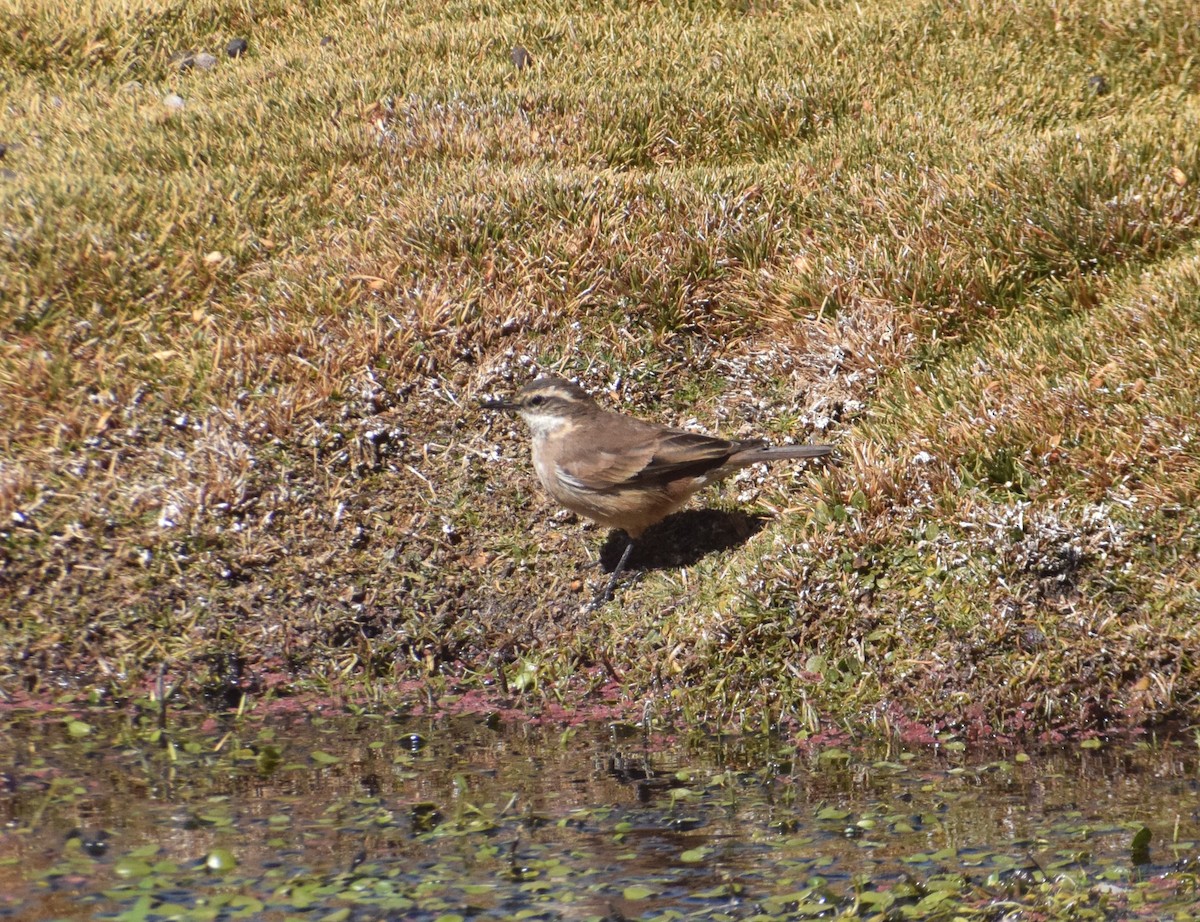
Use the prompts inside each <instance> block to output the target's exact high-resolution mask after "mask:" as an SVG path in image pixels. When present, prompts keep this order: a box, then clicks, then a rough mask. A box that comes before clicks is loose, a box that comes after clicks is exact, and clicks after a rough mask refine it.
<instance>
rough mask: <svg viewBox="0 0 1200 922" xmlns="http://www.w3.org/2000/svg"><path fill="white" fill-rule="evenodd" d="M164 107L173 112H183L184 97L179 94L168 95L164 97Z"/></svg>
mask: <svg viewBox="0 0 1200 922" xmlns="http://www.w3.org/2000/svg"><path fill="white" fill-rule="evenodd" d="M163 105H164V106H166V107H167V108H168V109H170V110H171V111H172V112H182V111H183V107H184V101H183V97H182V96H180V95H179V94H178V93H168V94H167V95H166V96H164V97H163Z"/></svg>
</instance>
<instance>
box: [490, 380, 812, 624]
mask: <svg viewBox="0 0 1200 922" xmlns="http://www.w3.org/2000/svg"><path fill="white" fill-rule="evenodd" d="M483 406H484V407H485V408H487V409H491V410H509V411H514V412H516V413H519V414H520V415H521V418H522V419H524V420H525V422H526V423H527V424H528V426H529V429H530V432H531V434H532V435H533V466H534V469H535V470H536V471H537V475H538V480H540V481H541V482H542V486H543V487H544V488H545V489H546V492H547V493H549V494H550V495H551V496H552V497H553V498H554V499H556V500H558V502H560V503H561V504H562V505H564V506H566V507H567V508H568V509H570V510H571V511H572V512H576V513H578V514H579V515H582V516H586V517H587V518H589V519H591V520H592V521H594V522H599V523H600V524H601V525H606V526H608V527H610V528H618V529H620V530H621V531H623V532H625V534H626V535H628V537H629V543H628V544H627V545H626V547H625V552H624V553H623V554H622V555H621V560H620V562H619V563H618V564H617V566H616V569H614V570H613V573H612V577H611V578H610V579H609V581H608V585H607V586H606V587H605V589H604V591H603V592H601V593H600V594H599V595H598V596H597V597H596V599H595V601H594V603H593V604H599V603H600V602H603V601H605V600H607V599H608V598H610V597H611V596H612V591H613V589H614V588H615V587H616V584H617V579H618V578H619V577H620V575H621V572H622V571H623V570H624V569H625V564H626V563H627V562H628V561H629V555H630V553H631V552H632V550H633V545H634V542H635V541H637V539H638V538H640V537H641V535H642V533H643V532H644V531H645V530H646V529H647V528H649V527H650V526H651V525H654V524H655V523H656V522H660V521H662V520H663V519H665V518H666V517H667V516H668V515H670V514H671V513H672V512H675V511H676V510H678V509H679V508H680V507H681V506H683V504H684V503H686V502H687V501H688V500H689V499H690V498H691V496H692V494H693V493H696V492H697V491H699V490H702V489H704V487H706V486H708V485H709V484H711V483H716V482H717V481H719V480H723V479H724V478H726V477H728V476H729V475H730V474H733V473H735V472H737V471H739V470H741V469H742V468H744V467H749V466H750V465H751V464H760V463H764V462H771V461H783V460H786V459H790V458H821V457H824V456H825V455H828V454H829V453H830V452H831V451H832V450H833V449H832V447H831V446H829V445H781V446H778V447H774V448H771V447H768V446H767V443H766V442H765V441H764V440H763V439H750V440H746V441H729V440H727V439H721V438H716V437H714V436H711V435H702V434H700V433H697V432H685V431H683V430H682V429H670V428H668V427H666V426H660V425H658V424H656V423H650V422H646V421H644V420H640V419H635V418H634V417H632V416H624V415H622V414H620V413H613V412H611V411H609V410H605V409H602V408H601V407H600V406H598V405H597V404H596V402H595V401H594V400H593V399H592V398H591V397H590V396H589V395H588V393H587V392H586V391H585V390H584V389H583V388H581V387H580V386H579V385H578V384H573V383H572V382H570V381H567V380H565V379H563V378H554V377H547V378H538V379H537V380H536V381H533V382H531V383H530V384H527V385H525V387H523V388H521V390H520V391H518V392H517V393H516V394H515V395H514V396H513V397H511V398H509V399H507V400H488V401H484V402H483Z"/></svg>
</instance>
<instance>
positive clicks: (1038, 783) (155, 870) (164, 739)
mask: <svg viewBox="0 0 1200 922" xmlns="http://www.w3.org/2000/svg"><path fill="white" fill-rule="evenodd" d="M4 737H5V740H4V743H5V744H4V746H3V747H2V751H0V771H2V773H3V778H2V782H3V787H2V792H0V817H2V818H3V822H4V825H5V830H6V831H5V835H4V836H3V839H2V840H0V894H4V895H5V896H4V897H3V900H5V901H6V902H0V915H3V914H5V913H7V914H8V915H10V916H16V917H22V918H39V919H41V918H52V917H54V918H63V919H90V918H96V917H105V916H110V917H111V916H117V915H119V914H124V915H123V917H126V918H154V917H161V918H214V917H227V918H264V919H271V918H280V919H283V918H291V917H294V916H295V915H296V914H297V913H303V914H305V915H306V917H314V918H320V917H322V916H324V915H325V914H327V913H329V912H334V913H336V914H339V915H341V916H343V917H346V918H414V919H421V918H429V919H439V918H444V919H446V920H447V922H452V919H453V918H454V917H455V916H463V917H466V916H476V917H484V918H507V917H510V916H512V915H514V914H520V915H522V917H528V918H587V917H597V918H600V917H607V918H609V919H616V918H621V917H626V918H647V919H649V918H664V919H665V918H678V917H679V915H680V914H682V915H685V916H689V917H701V918H708V917H712V918H749V917H751V916H766V917H770V916H773V915H777V916H781V917H782V916H790V917H797V916H799V917H804V916H810V917H815V916H819V915H830V914H837V913H851V912H853V913H856V914H859V915H863V914H866V915H870V914H872V913H875V912H879V913H883V914H894V913H896V912H897V911H899V910H900V909H903V910H904V914H905V915H906V916H907V917H920V916H922V915H937V914H938V913H939V912H941V913H945V912H950V913H951V914H959V915H963V914H966V915H968V916H970V915H971V914H974V913H976V912H978V913H985V914H986V913H992V914H995V913H996V912H997V911H998V910H997V907H999V906H1008V905H1009V904H1014V905H1018V906H1023V907H1025V908H1027V909H1030V910H1031V911H1038V912H1043V913H1048V914H1051V915H1053V914H1054V911H1055V905H1056V901H1060V900H1062V901H1065V900H1067V899H1068V898H1069V899H1070V900H1071V901H1073V902H1072V905H1078V904H1079V901H1080V900H1081V899H1082V900H1084V902H1090V903H1092V904H1094V905H1095V906H1097V907H1099V909H1100V910H1101V911H1102V913H1107V910H1109V909H1112V908H1113V907H1118V908H1119V907H1123V906H1127V904H1129V903H1130V901H1135V902H1137V904H1138V905H1139V906H1143V907H1144V906H1145V905H1146V904H1147V903H1146V901H1147V900H1150V901H1151V902H1150V905H1152V906H1153V907H1154V908H1155V910H1156V911H1159V910H1161V911H1162V912H1166V911H1167V910H1168V909H1172V908H1182V907H1186V906H1188V905H1190V901H1191V896H1190V893H1191V890H1190V882H1191V880H1192V877H1191V875H1192V873H1193V870H1194V868H1193V866H1192V864H1191V863H1190V862H1191V861H1192V859H1193V856H1194V850H1195V846H1194V841H1195V839H1196V836H1197V825H1198V817H1197V810H1198V809H1200V808H1198V805H1197V782H1196V764H1195V758H1194V755H1193V747H1191V746H1190V745H1182V744H1181V745H1165V746H1161V747H1158V748H1153V749H1152V748H1151V747H1140V748H1139V747H1133V748H1130V749H1128V750H1126V751H1121V752H1119V753H1117V752H1113V751H1106V750H1100V751H1089V750H1084V749H1077V748H1072V749H1070V750H1064V751H1059V752H1057V753H1050V754H1039V755H1037V756H1036V757H1035V758H1032V759H1029V760H1028V761H1022V760H1019V759H1018V758H1017V757H1016V754H1014V753H987V754H967V753H962V752H959V753H944V752H943V753H934V752H930V751H926V750H919V751H913V752H908V751H904V749H903V748H902V747H896V746H891V747H888V746H882V745H881V746H874V747H866V749H865V750H864V749H855V750H854V751H850V750H849V749H837V748H825V749H820V748H814V749H812V750H806V751H798V750H797V749H796V748H795V747H794V746H792V745H791V744H789V743H788V742H787V741H785V740H779V739H763V738H728V739H714V738H711V737H707V736H703V735H700V734H693V735H684V736H675V737H672V736H663V735H646V734H643V733H641V732H633V733H630V732H628V731H627V730H626V731H625V732H622V733H614V732H613V731H612V730H611V728H607V727H595V728H590V729H567V730H561V729H560V730H554V729H546V728H540V727H533V726H529V725H509V724H505V725H499V724H496V723H495V722H494V721H490V722H489V721H484V720H459V721H454V722H445V723H441V724H433V723H421V722H413V721H409V720H391V719H386V718H356V719H351V718H344V719H335V720H328V719H321V718H316V719H295V720H291V721H287V722H283V721H278V722H268V723H263V722H258V721H255V720H244V721H241V722H237V723H230V724H228V725H225V726H222V725H219V724H216V723H213V722H211V721H208V722H205V721H201V720H199V719H198V723H197V725H196V726H195V727H193V728H190V729H184V728H179V729H176V730H175V731H174V732H172V733H169V734H166V735H163V734H161V733H158V732H157V731H155V730H154V729H153V728H143V727H141V726H139V725H138V724H136V723H131V722H128V721H126V722H120V723H101V722H92V723H91V724H90V725H89V724H83V723H82V722H81V721H78V720H75V721H72V720H67V719H64V718H63V717H61V716H49V717H46V716H42V717H38V716H34V715H26V716H16V717H13V716H12V715H10V717H9V720H8V722H7V725H6V727H5V729H4ZM1143 827H1145V829H1146V830H1148V833H1140V830H1142V828H1143ZM1139 834H1140V835H1141V838H1142V841H1141V843H1140V844H1141V845H1142V846H1143V847H1141V848H1139V847H1138V842H1137V837H1138V835H1139ZM1147 834H1148V835H1149V837H1150V838H1149V842H1148V843H1147V842H1146V841H1145V836H1146V835H1147ZM1145 882H1150V883H1152V884H1153V887H1152V888H1151V887H1150V886H1149V884H1147V883H1145ZM951 910H952V912H951ZM313 912H316V913H318V914H317V915H316V916H308V914H309V913H313Z"/></svg>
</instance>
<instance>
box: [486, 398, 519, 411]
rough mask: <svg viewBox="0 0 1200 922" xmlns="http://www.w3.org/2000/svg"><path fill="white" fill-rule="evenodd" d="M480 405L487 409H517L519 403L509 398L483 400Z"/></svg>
mask: <svg viewBox="0 0 1200 922" xmlns="http://www.w3.org/2000/svg"><path fill="white" fill-rule="evenodd" d="M479 405H480V406H481V407H483V408H484V409H485V410H515V409H516V408H517V405H516V404H515V403H512V402H510V401H508V400H481V401H479Z"/></svg>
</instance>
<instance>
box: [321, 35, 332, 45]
mask: <svg viewBox="0 0 1200 922" xmlns="http://www.w3.org/2000/svg"><path fill="white" fill-rule="evenodd" d="M333 42H334V38H333V36H332V35H322V36H321V47H322V48H325V47H328V46H329V45H332V44H333Z"/></svg>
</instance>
